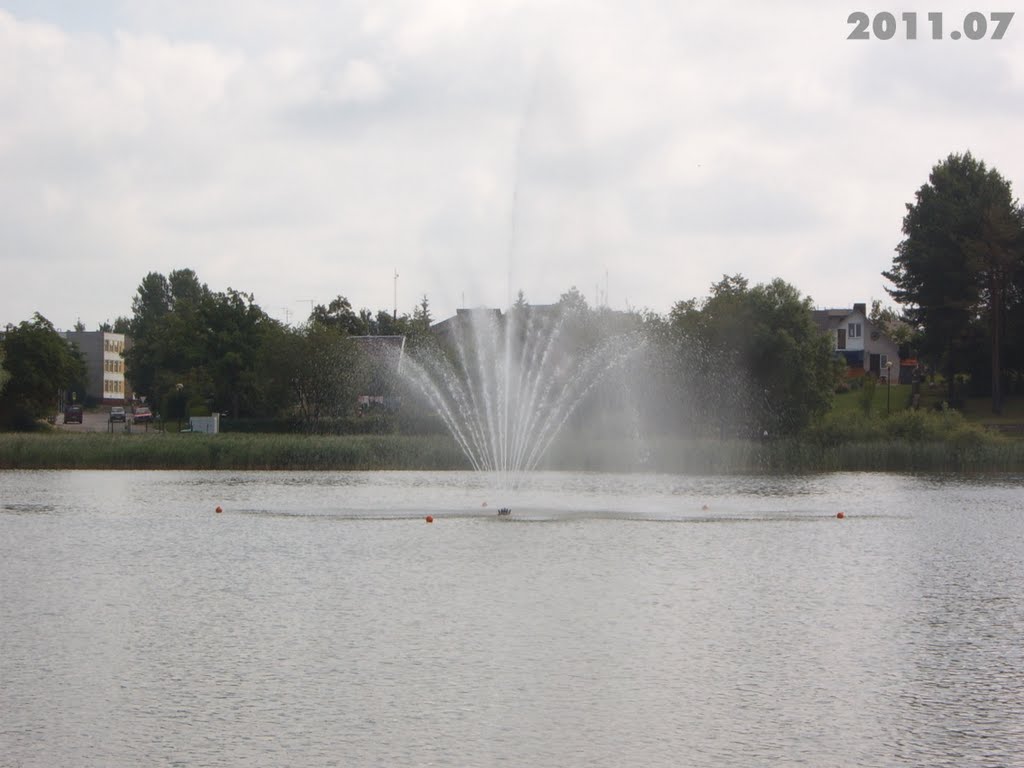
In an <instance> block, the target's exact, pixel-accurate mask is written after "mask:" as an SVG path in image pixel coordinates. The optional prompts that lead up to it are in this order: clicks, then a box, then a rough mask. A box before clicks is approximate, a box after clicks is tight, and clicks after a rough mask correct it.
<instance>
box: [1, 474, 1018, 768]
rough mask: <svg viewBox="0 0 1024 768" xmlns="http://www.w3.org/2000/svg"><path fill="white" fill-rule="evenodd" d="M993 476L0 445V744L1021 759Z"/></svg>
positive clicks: (57, 757)
mask: <svg viewBox="0 0 1024 768" xmlns="http://www.w3.org/2000/svg"><path fill="white" fill-rule="evenodd" d="M1020 483H1021V478H1020V477H1009V476H1000V477H988V478H963V477H959V478H956V477H910V476H896V475H883V474H834V475H816V476H801V477H787V478H764V477H759V478H693V477H675V476H667V475H663V476H644V475H599V474H593V475H588V474H565V473H550V474H542V475H538V476H537V477H536V478H535V482H533V483H531V484H530V485H529V487H526V488H523V489H520V490H518V491H516V492H513V493H505V494H502V493H498V492H495V491H494V490H493V489H492V488H490V487H489V486H488V484H487V482H486V481H485V480H484V479H482V478H481V477H480V476H477V475H473V474H466V473H408V472H402V473H397V472H396V473H390V472H378V473H237V474H236V473H216V472H210V473H191V472H190V473H186V472H3V473H0V764H2V765H4V766H7V765H11V766H47V767H49V766H138V765H147V766H157V765H204V766H222V765H223V766H228V765H231V766H236V765H266V766H280V765H292V766H326V765H338V766H342V765H344V766H377V765H389V766H422V765H450V766H490V765H523V766H624V765H638V766H640V765H642V766H679V765H687V766H721V765H812V766H893V765H915V766H918V765H929V766H970V765H973V766H1006V765H1024V757H1022V756H1021V755H1022V745H1024V673H1022V672H1021V670H1022V669H1024V652H1022V650H1021V648H1022V644H1021V641H1020V638H1021V636H1022V635H1024V598H1022V596H1021V589H1020V584H1021V582H1022V577H1024V515H1022V513H1021V509H1020V506H1021V505H1020V499H1021V498H1022V496H1024V494H1022V493H1021V488H1020ZM485 504H486V506H484V505H485ZM501 505H508V506H511V507H512V510H513V512H512V515H511V516H510V517H509V518H507V519H505V518H500V517H498V516H497V515H496V514H495V510H496V508H497V507H498V506H501ZM217 506H221V507H222V508H223V510H224V511H223V513H222V514H216V513H215V512H214V509H215V508H216V507H217ZM838 511H844V512H845V514H846V519H844V520H838V519H837V518H836V513H837V512H838ZM427 514H430V515H432V516H433V517H434V519H435V522H434V523H433V524H426V523H425V522H424V517H425V515H427Z"/></svg>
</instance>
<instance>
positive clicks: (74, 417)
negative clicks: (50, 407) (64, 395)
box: [64, 405, 82, 424]
mask: <svg viewBox="0 0 1024 768" xmlns="http://www.w3.org/2000/svg"><path fill="white" fill-rule="evenodd" d="M64 423H65V424H81V423H82V406H80V405H69V406H68V407H67V408H65V409H64Z"/></svg>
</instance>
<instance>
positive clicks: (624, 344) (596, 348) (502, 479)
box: [403, 310, 638, 487]
mask: <svg viewBox="0 0 1024 768" xmlns="http://www.w3.org/2000/svg"><path fill="white" fill-rule="evenodd" d="M459 318H460V322H459V323H458V324H457V326H456V328H455V331H454V333H453V337H452V348H451V349H450V350H447V351H444V350H440V351H439V350H434V351H432V352H429V353H427V352H420V353H417V354H416V355H415V356H413V357H411V359H408V360H407V361H406V365H404V366H403V374H404V375H405V376H406V377H407V378H408V379H409V380H410V381H411V382H412V383H413V384H414V385H415V387H416V388H417V389H418V390H419V391H420V392H421V393H422V394H423V396H424V397H425V399H426V400H427V402H428V403H429V404H430V406H431V407H432V408H433V409H434V411H435V412H436V413H437V414H438V415H439V416H440V417H441V419H442V420H443V422H444V424H445V426H446V427H447V428H448V431H449V432H450V433H451V435H452V437H453V438H454V439H455V441H456V442H457V443H458V445H459V447H460V448H461V449H462V451H463V453H465V455H466V457H467V458H468V459H469V462H470V464H471V465H472V467H473V468H474V469H475V470H477V471H480V472H490V473H493V474H494V476H495V479H496V481H497V482H496V484H497V485H498V486H499V487H515V486H517V485H518V484H519V483H520V481H521V480H522V478H523V476H524V475H525V474H526V473H529V472H532V471H534V470H536V469H537V467H538V465H539V464H540V462H541V460H542V459H543V458H544V455H545V454H546V452H547V451H548V449H549V448H550V447H551V444H552V442H553V441H554V440H555V438H556V437H557V436H558V434H559V432H560V430H561V429H562V428H563V427H564V426H565V424H566V422H567V421H568V419H569V417H570V416H571V415H572V414H573V412H574V411H575V410H576V408H577V406H578V405H579V404H580V403H581V402H582V401H583V400H584V399H585V397H586V395H587V394H588V393H589V392H590V391H591V390H592V389H593V388H594V387H595V386H597V385H598V384H599V383H600V382H601V381H602V380H603V379H604V377H605V376H606V375H607V374H608V373H609V372H610V371H612V370H614V369H615V368H617V367H618V366H620V365H621V364H622V363H624V362H625V361H626V359H627V358H628V357H629V356H630V355H632V354H633V353H635V352H636V351H637V349H638V341H637V337H636V336H634V335H628V336H615V337H611V338H608V339H605V340H603V341H601V342H599V343H597V344H596V345H592V346H590V347H589V348H587V349H585V350H583V349H579V348H578V347H577V345H576V343H575V342H574V340H573V339H570V338H568V335H567V333H566V328H567V324H566V318H565V317H563V316H561V315H559V314H555V313H541V312H520V311H515V310H512V311H510V312H508V313H506V314H505V315H500V314H499V313H497V312H496V311H489V310H478V311H472V312H465V313H463V314H461V315H460V316H459Z"/></svg>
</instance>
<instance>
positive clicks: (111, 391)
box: [64, 331, 131, 405]
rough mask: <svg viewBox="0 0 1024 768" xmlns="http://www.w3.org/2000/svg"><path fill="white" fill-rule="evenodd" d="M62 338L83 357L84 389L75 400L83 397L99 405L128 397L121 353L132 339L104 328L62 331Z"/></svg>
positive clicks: (120, 400)
mask: <svg viewBox="0 0 1024 768" xmlns="http://www.w3.org/2000/svg"><path fill="white" fill-rule="evenodd" d="M64 338H66V339H67V340H68V341H71V342H73V343H74V344H75V345H76V346H77V347H78V349H79V351H80V352H81V353H82V357H84V358H85V369H86V390H85V392H80V393H78V400H79V401H84V400H85V399H86V398H89V399H92V400H95V401H97V402H98V403H100V404H102V405H123V404H124V402H125V401H126V400H129V399H130V398H131V392H130V391H129V386H128V383H127V381H126V379H125V375H124V373H125V368H124V352H125V350H126V349H128V347H129V346H130V344H131V342H130V340H129V339H128V337H127V336H125V335H124V334H123V333H107V332H106V331H65V333H64Z"/></svg>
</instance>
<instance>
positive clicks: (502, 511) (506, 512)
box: [498, 507, 512, 516]
mask: <svg viewBox="0 0 1024 768" xmlns="http://www.w3.org/2000/svg"><path fill="white" fill-rule="evenodd" d="M498 514H499V515H502V516H505V515H511V514H512V510H511V509H509V508H508V507H502V508H501V509H499V510H498Z"/></svg>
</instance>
